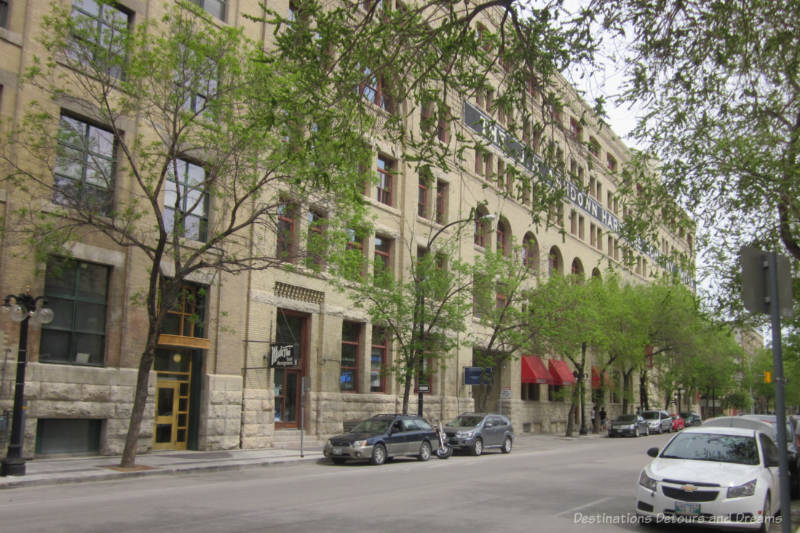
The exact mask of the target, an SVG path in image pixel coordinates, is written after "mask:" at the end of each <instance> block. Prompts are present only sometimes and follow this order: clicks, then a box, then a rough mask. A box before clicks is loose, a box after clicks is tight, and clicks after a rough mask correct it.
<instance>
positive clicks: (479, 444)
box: [470, 438, 483, 457]
mask: <svg viewBox="0 0 800 533" xmlns="http://www.w3.org/2000/svg"><path fill="white" fill-rule="evenodd" d="M481 452H483V441H482V440H481V439H480V438H477V439H475V442H473V443H472V448H471V449H470V453H472V455H474V456H475V457H477V456H479V455H480V454H481Z"/></svg>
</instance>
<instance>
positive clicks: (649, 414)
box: [642, 411, 658, 420]
mask: <svg viewBox="0 0 800 533" xmlns="http://www.w3.org/2000/svg"><path fill="white" fill-rule="evenodd" d="M642 416H643V417H645V418H646V419H647V420H658V411H645V412H644V414H643V415H642Z"/></svg>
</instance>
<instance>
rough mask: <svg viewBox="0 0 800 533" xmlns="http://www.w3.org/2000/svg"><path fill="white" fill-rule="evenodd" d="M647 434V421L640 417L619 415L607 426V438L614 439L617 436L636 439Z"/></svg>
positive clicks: (648, 432)
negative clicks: (627, 436)
mask: <svg viewBox="0 0 800 533" xmlns="http://www.w3.org/2000/svg"><path fill="white" fill-rule="evenodd" d="M649 434H650V431H649V428H648V425H647V420H645V419H644V418H643V417H642V415H619V416H618V417H617V418H615V419H614V420H612V421H611V424H610V425H609V426H608V436H609V437H616V436H617V435H621V436H623V437H624V436H625V435H629V436H631V437H638V436H639V435H649Z"/></svg>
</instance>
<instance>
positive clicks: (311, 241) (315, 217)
mask: <svg viewBox="0 0 800 533" xmlns="http://www.w3.org/2000/svg"><path fill="white" fill-rule="evenodd" d="M306 246H307V249H308V251H307V256H306V265H307V266H308V267H310V268H313V269H314V270H322V268H323V267H324V266H325V256H326V253H327V241H326V240H325V217H324V216H323V215H322V214H320V213H318V212H316V211H313V210H311V211H309V212H308V243H307V245H306Z"/></svg>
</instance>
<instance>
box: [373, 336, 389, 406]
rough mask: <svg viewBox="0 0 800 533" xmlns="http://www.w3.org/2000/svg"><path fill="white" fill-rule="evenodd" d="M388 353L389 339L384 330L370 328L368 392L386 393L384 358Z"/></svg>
mask: <svg viewBox="0 0 800 533" xmlns="http://www.w3.org/2000/svg"><path fill="white" fill-rule="evenodd" d="M388 352H389V338H388V336H387V335H386V329H384V328H379V327H377V326H373V327H372V353H371V355H370V367H369V391H370V392H386V376H385V375H384V368H386V364H387V362H386V356H387V354H388Z"/></svg>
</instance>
